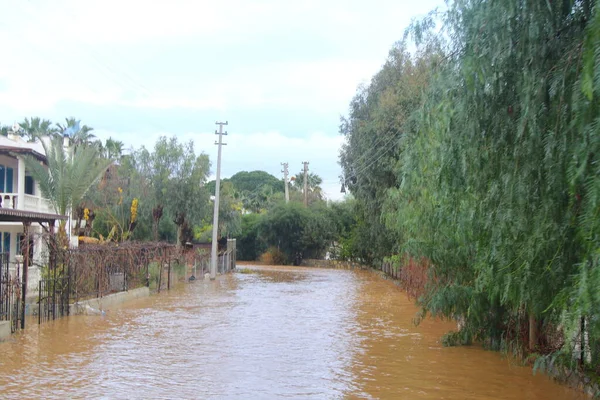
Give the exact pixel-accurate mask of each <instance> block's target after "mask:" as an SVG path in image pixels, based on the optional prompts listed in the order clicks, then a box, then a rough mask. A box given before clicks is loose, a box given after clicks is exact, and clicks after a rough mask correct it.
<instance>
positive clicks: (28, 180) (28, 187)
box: [25, 175, 35, 195]
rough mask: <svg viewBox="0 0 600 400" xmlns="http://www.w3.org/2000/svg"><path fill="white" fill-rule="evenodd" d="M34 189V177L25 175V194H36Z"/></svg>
mask: <svg viewBox="0 0 600 400" xmlns="http://www.w3.org/2000/svg"><path fill="white" fill-rule="evenodd" d="M33 189H34V186H33V177H31V176H29V175H27V176H25V194H31V195H34V194H35V193H33Z"/></svg>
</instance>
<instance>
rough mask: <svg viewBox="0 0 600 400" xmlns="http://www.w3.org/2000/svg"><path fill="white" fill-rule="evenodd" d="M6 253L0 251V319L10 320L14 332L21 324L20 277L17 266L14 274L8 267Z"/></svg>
mask: <svg viewBox="0 0 600 400" xmlns="http://www.w3.org/2000/svg"><path fill="white" fill-rule="evenodd" d="M8 261H9V257H8V253H0V321H10V322H11V324H10V330H11V332H13V333H14V332H15V331H16V330H17V329H19V327H21V326H22V322H23V318H24V315H23V307H22V304H21V279H20V276H19V275H20V273H19V272H20V271H19V268H18V267H17V269H16V271H15V274H14V276H12V275H11V273H10V269H9V262H8Z"/></svg>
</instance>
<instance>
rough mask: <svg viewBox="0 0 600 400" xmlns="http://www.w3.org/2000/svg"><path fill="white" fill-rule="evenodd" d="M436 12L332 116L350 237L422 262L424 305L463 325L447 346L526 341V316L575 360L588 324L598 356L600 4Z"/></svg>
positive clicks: (476, 6) (456, 6)
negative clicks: (557, 334)
mask: <svg viewBox="0 0 600 400" xmlns="http://www.w3.org/2000/svg"><path fill="white" fill-rule="evenodd" d="M440 20H441V21H443V24H442V27H441V31H439V30H436V29H435V24H434V22H436V15H435V14H430V15H429V16H428V17H427V18H426V19H425V20H424V21H422V22H419V23H416V24H415V25H413V27H412V28H411V29H410V30H409V32H408V35H407V37H409V36H412V37H413V38H415V40H416V45H417V52H416V53H415V54H414V55H409V54H408V53H407V52H406V50H405V45H404V44H399V45H397V46H395V47H394V48H393V49H392V51H391V52H390V56H389V58H388V60H387V62H386V63H385V65H384V66H383V68H382V70H381V71H380V72H379V73H378V74H377V75H376V76H375V77H374V78H373V80H372V82H371V84H370V85H369V86H368V87H364V88H361V89H360V90H359V93H358V94H357V96H356V97H355V98H354V99H353V101H352V103H351V107H350V115H349V117H348V118H347V119H344V120H343V121H342V127H341V131H342V133H343V134H344V135H345V136H346V144H345V146H344V148H343V149H342V152H341V155H340V162H341V164H342V166H343V168H344V174H345V176H344V180H345V182H346V183H348V184H349V188H350V190H351V192H352V194H353V195H354V196H355V198H356V218H357V224H356V227H355V229H356V230H355V232H354V233H353V234H352V235H349V236H347V237H346V238H345V240H346V241H348V242H349V243H348V244H349V245H356V243H357V242H358V243H361V242H364V243H368V244H369V246H371V249H362V251H363V252H364V253H363V254H364V255H362V257H363V259H364V260H366V261H367V262H377V261H378V260H381V259H383V257H385V256H386V255H391V254H394V253H396V254H403V253H408V255H409V256H412V257H414V258H416V259H421V258H425V259H426V260H428V261H429V265H430V268H429V271H428V273H429V281H428V284H427V287H426V290H425V294H424V295H422V296H421V297H420V298H419V304H420V305H421V307H422V310H423V313H424V314H426V313H431V314H434V315H439V316H443V317H448V318H456V319H460V320H461V321H462V322H463V324H462V326H463V327H462V329H461V331H460V332H458V333H456V334H454V335H450V336H448V343H468V342H470V341H472V340H479V341H484V342H486V343H488V344H489V345H490V347H492V348H509V347H513V346H524V343H525V342H526V341H527V340H528V337H527V336H528V335H527V333H526V334H525V335H523V334H522V332H527V331H528V326H529V325H528V324H529V319H530V318H531V319H532V320H533V321H535V322H536V324H538V325H539V326H540V327H541V328H543V329H545V331H546V332H551V331H553V330H554V331H555V330H556V327H557V326H561V327H562V328H563V330H564V334H565V338H567V340H566V343H565V346H563V347H562V349H561V351H560V354H566V355H567V359H573V357H572V353H573V351H574V344H575V340H573V339H574V338H576V337H578V335H579V336H580V335H581V327H582V324H581V321H582V320H584V321H585V327H584V329H585V330H586V331H587V332H588V334H589V338H590V351H591V355H590V356H591V359H592V360H595V361H593V362H592V363H589V364H588V365H587V366H588V367H594V366H596V365H600V363H599V362H598V360H600V346H599V345H598V343H599V341H600V316H599V315H598V310H599V309H600V291H598V290H597V289H598V287H600V266H599V261H600V250H599V249H600V245H599V244H600V218H599V214H600V160H599V159H598V157H599V154H600V134H599V133H600V132H599V128H600V118H599V117H600V115H599V111H600V102H599V99H600V5H599V4H598V2H597V1H592V0H578V1H556V2H555V1H552V2H550V1H546V2H530V1H524V0H505V1H496V2H491V1H468V0H457V1H454V2H452V3H451V4H449V7H448V10H447V11H446V12H445V13H444V14H443V15H441V18H440ZM440 32H441V34H440ZM356 250H357V253H360V252H361V249H356ZM522 328H524V329H522ZM542 334H543V333H542ZM533 339H534V340H533V342H534V343H533V345H534V346H535V347H536V349H537V350H539V351H540V352H544V351H547V352H551V351H554V350H553V349H552V348H550V347H549V348H548V349H544V348H539V349H538V348H537V347H539V346H542V344H543V343H544V342H545V338H540V340H535V339H536V338H535V337H533ZM509 342H510V343H509ZM531 350H534V349H531ZM586 351H587V350H586ZM577 356H579V355H577ZM540 360H544V357H540ZM540 362H541V361H540ZM584 364H585V362H584ZM598 372H600V371H598Z"/></svg>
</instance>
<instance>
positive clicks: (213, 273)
mask: <svg viewBox="0 0 600 400" xmlns="http://www.w3.org/2000/svg"><path fill="white" fill-rule="evenodd" d="M215 124H216V125H219V131H218V132H217V131H215V135H219V141H218V142H215V144H216V145H218V146H219V153H218V155H217V180H216V184H215V208H214V212H213V230H212V248H211V254H210V280H211V281H212V280H214V279H215V278H216V277H217V263H218V262H219V259H218V258H217V246H218V242H217V234H218V231H219V195H220V191H221V147H222V146H224V145H226V144H227V143H223V135H227V132H223V125H227V124H228V122H227V121H225V122H215Z"/></svg>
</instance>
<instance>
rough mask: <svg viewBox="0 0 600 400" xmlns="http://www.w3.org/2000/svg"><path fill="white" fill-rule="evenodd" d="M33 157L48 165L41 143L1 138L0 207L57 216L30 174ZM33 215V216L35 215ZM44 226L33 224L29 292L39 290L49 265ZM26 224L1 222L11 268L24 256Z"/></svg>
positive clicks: (1, 244)
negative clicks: (43, 269) (28, 161)
mask: <svg viewBox="0 0 600 400" xmlns="http://www.w3.org/2000/svg"><path fill="white" fill-rule="evenodd" d="M26 155H30V156H32V157H34V158H35V159H37V160H39V161H40V162H41V163H45V162H46V156H45V152H44V148H43V146H42V145H41V143H28V142H26V141H24V140H23V139H21V138H20V137H18V136H13V135H9V136H8V137H4V136H0V207H1V208H2V209H7V208H8V209H14V210H20V211H23V212H28V213H37V214H55V210H54V208H53V207H52V205H51V204H50V202H49V201H48V200H47V199H45V198H43V197H42V195H41V192H40V189H39V186H38V183H37V182H36V181H35V180H34V179H33V178H32V177H31V176H30V175H29V173H28V171H27V169H26V167H25V161H24V157H25V156H26ZM32 215H33V214H32ZM42 232H43V228H42V226H41V225H40V224H39V223H38V224H33V223H32V224H31V227H30V231H29V233H30V242H29V243H30V252H29V254H30V259H31V261H32V262H31V264H30V268H29V273H28V275H29V279H28V291H30V290H29V289H31V292H34V291H36V288H37V282H38V280H39V271H40V269H39V267H40V266H42V265H44V263H45V262H47V254H48V253H47V251H46V250H45V248H44V247H45V243H44V241H43V240H42V235H41V234H42ZM22 238H23V223H22V222H7V221H0V252H2V253H8V255H9V256H8V257H9V264H10V269H11V270H13V271H14V268H15V266H16V263H15V256H16V255H17V254H22V251H21V248H20V247H21V243H22Z"/></svg>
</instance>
